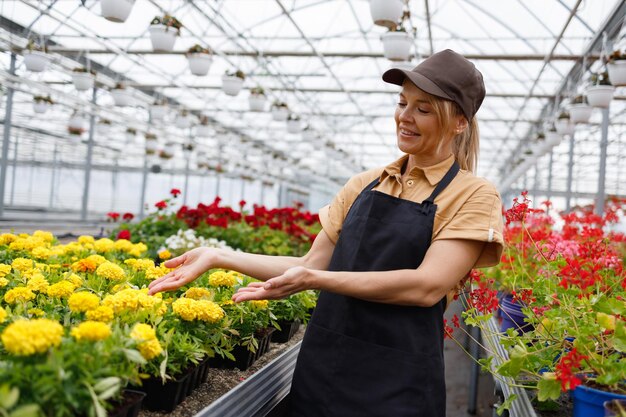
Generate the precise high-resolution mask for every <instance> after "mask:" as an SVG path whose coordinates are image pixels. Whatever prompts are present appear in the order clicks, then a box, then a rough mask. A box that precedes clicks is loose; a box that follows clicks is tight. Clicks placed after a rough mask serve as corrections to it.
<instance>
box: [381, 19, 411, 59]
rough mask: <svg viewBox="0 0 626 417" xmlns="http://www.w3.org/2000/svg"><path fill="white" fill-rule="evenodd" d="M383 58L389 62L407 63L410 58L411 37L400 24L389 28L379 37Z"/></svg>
mask: <svg viewBox="0 0 626 417" xmlns="http://www.w3.org/2000/svg"><path fill="white" fill-rule="evenodd" d="M381 40H382V42H383V51H384V54H385V58H387V59H389V60H391V61H408V60H409V58H410V56H411V46H412V45H413V37H412V36H411V35H410V34H409V33H407V31H406V29H405V28H404V26H403V25H402V24H400V25H398V26H396V27H393V28H390V29H389V31H388V32H387V33H385V34H383V35H382V36H381Z"/></svg>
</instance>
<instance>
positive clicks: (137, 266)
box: [124, 259, 154, 271]
mask: <svg viewBox="0 0 626 417" xmlns="http://www.w3.org/2000/svg"><path fill="white" fill-rule="evenodd" d="M124 263H125V264H126V265H128V266H129V267H130V268H131V269H132V270H133V271H146V270H148V269H149V268H154V261H153V260H152V259H126V260H125V261H124Z"/></svg>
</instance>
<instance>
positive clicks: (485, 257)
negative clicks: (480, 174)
mask: <svg viewBox="0 0 626 417" xmlns="http://www.w3.org/2000/svg"><path fill="white" fill-rule="evenodd" d="M502 229H503V223H502V200H501V199H500V194H498V192H497V191H496V189H495V188H494V187H493V186H492V185H485V186H482V187H480V188H479V189H478V190H476V192H474V193H473V194H472V195H471V196H470V197H469V198H468V199H467V201H466V202H465V203H463V205H462V206H461V208H460V209H459V210H458V211H457V212H456V213H455V215H454V216H453V217H452V218H451V219H450V220H449V221H448V222H447V224H445V226H444V227H443V228H442V230H441V232H440V233H438V235H437V236H435V238H434V239H433V241H436V240H440V239H466V240H478V241H481V242H485V243H486V245H485V247H484V248H483V251H482V253H481V254H480V256H479V257H478V260H477V261H476V263H475V264H474V266H473V267H474V268H484V267H487V266H492V265H496V264H498V262H500V256H501V255H502V250H503V249H504V239H503V237H502Z"/></svg>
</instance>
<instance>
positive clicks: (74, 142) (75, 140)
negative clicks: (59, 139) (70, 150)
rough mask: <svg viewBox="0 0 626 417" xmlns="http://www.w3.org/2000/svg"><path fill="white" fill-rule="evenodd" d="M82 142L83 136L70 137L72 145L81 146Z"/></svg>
mask: <svg viewBox="0 0 626 417" xmlns="http://www.w3.org/2000/svg"><path fill="white" fill-rule="evenodd" d="M81 141H82V137H81V135H69V142H70V143H71V144H72V145H80V143H81Z"/></svg>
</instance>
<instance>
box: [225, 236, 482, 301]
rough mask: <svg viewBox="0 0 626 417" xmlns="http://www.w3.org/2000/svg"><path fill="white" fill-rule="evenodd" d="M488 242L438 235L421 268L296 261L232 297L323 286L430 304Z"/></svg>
mask: <svg viewBox="0 0 626 417" xmlns="http://www.w3.org/2000/svg"><path fill="white" fill-rule="evenodd" d="M483 246H484V242H479V241H473V240H438V241H436V242H434V243H433V244H432V245H431V246H430V248H429V249H428V251H427V252H426V256H425V257H424V261H423V262H422V264H421V265H420V266H419V267H418V268H417V269H402V270H396V271H384V272H330V271H319V270H311V269H309V268H306V267H303V266H296V267H295V268H291V269H289V270H287V271H285V273H284V274H282V275H281V276H277V277H276V278H272V279H269V280H267V281H266V282H265V283H253V284H251V285H250V286H248V287H246V288H242V289H240V290H239V291H238V292H237V293H236V294H235V295H234V296H233V300H234V301H237V302H239V301H246V300H257V299H275V298H284V297H287V296H289V295H291V294H293V293H295V292H298V291H302V290H306V289H320V290H324V291H330V292H334V293H337V294H343V295H347V296H350V297H355V298H360V299H363V300H367V301H374V302H380V303H387V304H398V305H415V306H422V307H429V306H432V305H434V304H436V303H437V302H439V300H441V299H442V298H443V297H444V296H445V295H446V293H447V292H448V291H450V289H451V288H453V287H454V286H455V285H456V284H457V283H458V282H459V281H460V280H461V279H462V278H463V277H464V276H465V275H466V274H467V273H468V271H469V270H470V269H471V268H472V266H473V265H474V263H475V262H476V260H478V257H479V255H480V253H481V251H482V249H483Z"/></svg>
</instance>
